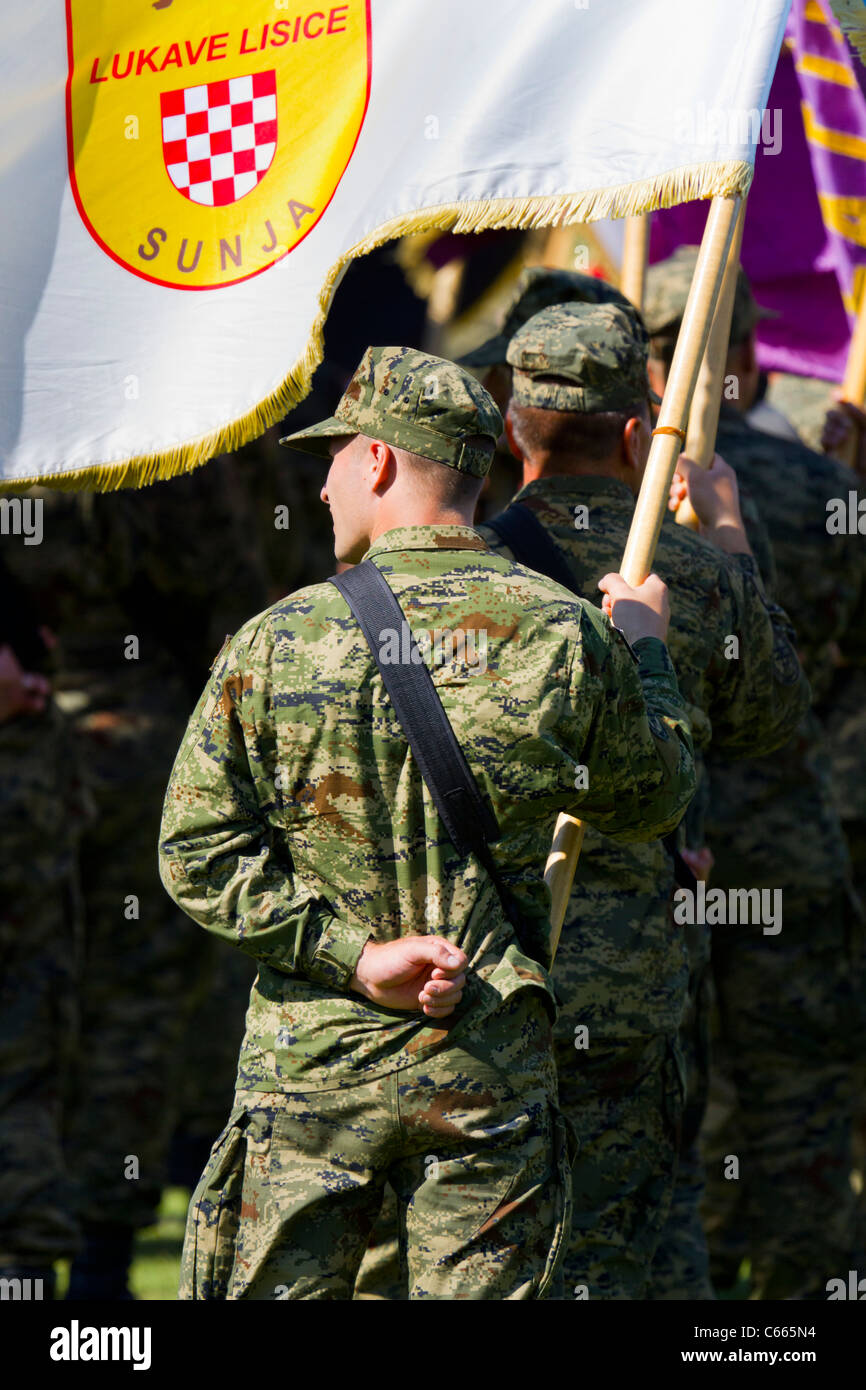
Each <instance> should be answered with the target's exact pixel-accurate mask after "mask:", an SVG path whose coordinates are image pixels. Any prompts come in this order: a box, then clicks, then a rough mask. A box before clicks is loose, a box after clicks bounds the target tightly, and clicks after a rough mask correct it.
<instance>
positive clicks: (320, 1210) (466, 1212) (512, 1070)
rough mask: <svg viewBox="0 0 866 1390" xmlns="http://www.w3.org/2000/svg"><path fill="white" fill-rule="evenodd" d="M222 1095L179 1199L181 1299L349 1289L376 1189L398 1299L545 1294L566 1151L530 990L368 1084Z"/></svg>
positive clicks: (564, 1223) (565, 1215)
mask: <svg viewBox="0 0 866 1390" xmlns="http://www.w3.org/2000/svg"><path fill="white" fill-rule="evenodd" d="M516 1038H519V1039H520V1040H521V1041H520V1049H519V1051H518V1050H517V1049H516V1048H515V1039H516ZM235 1102H236V1103H235V1108H234V1110H233V1112H232V1115H231V1116H230V1118H229V1122H228V1124H227V1126H226V1128H225V1129H224V1130H223V1133H222V1134H221V1136H220V1138H219V1139H218V1140H217V1142H216V1144H215V1145H214V1148H213V1150H212V1153H211V1157H210V1161H209V1163H208V1165H207V1168H206V1169H205V1172H204V1174H203V1176H202V1179H201V1181H200V1183H199V1185H198V1188H197V1189H196V1191H195V1193H194V1195H193V1199H192V1202H191V1204H190V1211H189V1217H188V1220H187V1229H186V1239H185V1242H184V1251H183V1260H182V1267H181V1283H180V1297H181V1298H182V1299H230V1300H234V1299H241V1298H248V1299H255V1300H266V1299H304V1298H307V1299H350V1298H351V1297H352V1291H353V1288H354V1284H355V1279H356V1277H357V1274H358V1270H359V1268H360V1265H361V1260H362V1257H363V1254H364V1250H365V1248H366V1246H367V1242H368V1240H369V1238H370V1233H371V1231H372V1229H373V1225H374V1223H375V1221H376V1218H377V1216H378V1214H379V1210H380V1208H381V1205H382V1196H383V1191H384V1188H385V1184H386V1182H387V1183H389V1184H390V1185H391V1187H392V1189H393V1191H394V1192H395V1194H396V1198H397V1215H398V1233H399V1244H400V1256H401V1261H402V1265H403V1268H404V1270H405V1280H406V1288H407V1292H408V1297H409V1298H410V1299H425V1298H426V1299H485V1298H487V1299H530V1298H543V1297H546V1296H548V1295H549V1294H550V1293H551V1291H552V1290H553V1289H554V1288H555V1281H556V1277H557V1273H558V1267H559V1263H560V1260H561V1256H562V1248H563V1242H564V1236H565V1232H566V1231H567V1229H568V1224H569V1220H570V1204H571V1172H570V1169H571V1161H572V1157H573V1150H572V1147H571V1144H570V1139H569V1134H568V1127H567V1126H566V1124H565V1123H564V1122H563V1120H562V1117H561V1115H560V1114H559V1112H558V1110H557V1106H556V1085H555V1076H554V1071H553V1058H552V1053H551V1047H550V1025H549V1022H548V1020H547V1014H546V1010H545V1007H544V1005H543V1003H542V1002H541V1000H540V998H539V997H538V996H537V995H535V994H530V993H529V992H528V991H521V992H520V994H519V995H518V996H517V997H513V998H512V999H510V1000H508V1001H507V1002H506V1003H505V1004H504V1005H503V1007H502V1009H501V1010H499V1011H498V1013H496V1014H495V1015H494V1016H493V1017H492V1018H488V1019H486V1020H485V1022H484V1027H483V1029H479V1031H478V1035H477V1036H476V1035H475V1034H474V1033H473V1032H472V1030H471V1029H470V1030H468V1031H467V1032H466V1033H464V1034H463V1036H462V1037H461V1039H460V1041H459V1042H457V1041H456V1040H455V1042H454V1043H453V1044H452V1045H451V1046H450V1047H447V1048H445V1049H444V1050H443V1051H441V1052H439V1053H437V1054H434V1055H433V1056H431V1057H428V1058H427V1059H426V1060H424V1061H421V1062H419V1063H418V1064H417V1065H415V1066H411V1067H407V1068H405V1069H403V1070H401V1071H398V1072H394V1073H392V1074H390V1075H388V1076H385V1077H382V1078H380V1079H378V1080H375V1081H371V1082H369V1083H366V1084H363V1085H358V1086H353V1087H348V1088H345V1089H340V1090H334V1091H316V1092H310V1093H297V1092H257V1091H241V1092H238V1093H237V1095H236V1098H235Z"/></svg>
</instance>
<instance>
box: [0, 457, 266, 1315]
mask: <svg viewBox="0 0 866 1390" xmlns="http://www.w3.org/2000/svg"><path fill="white" fill-rule="evenodd" d="M212 467H213V471H211V468H208V470H202V471H201V472H199V473H196V474H192V475H190V476H189V477H186V478H180V479H176V480H173V481H172V482H164V483H158V484H156V485H155V486H154V487H152V488H148V489H146V490H144V491H142V492H136V493H129V492H119V493H115V494H112V495H109V496H95V495H93V494H87V493H63V492H52V491H50V490H47V489H42V490H39V491H38V492H34V494H32V496H33V501H34V502H35V503H36V504H37V505H38V506H39V507H40V508H41V509H42V510H43V514H44V526H43V529H44V538H43V540H42V543H41V544H39V545H32V546H23V545H22V546H18V547H16V548H15V550H14V551H13V550H10V551H9V556H8V558H9V562H10V566H14V572H15V573H16V574H17V575H18V576H19V577H20V579H21V581H22V582H23V583H24V585H25V587H26V590H27V592H28V593H30V594H31V596H32V601H33V605H34V608H35V609H36V611H37V612H39V614H40V615H41V618H42V620H43V621H45V622H47V623H48V625H49V626H50V627H51V628H52V629H53V630H54V631H55V632H56V635H57V642H58V646H57V651H56V654H55V662H56V668H57V670H56V678H55V682H54V685H55V692H56V701H57V703H58V705H59V706H60V709H61V710H62V712H63V713H64V714H65V715H66V716H67V718H68V724H69V728H70V730H71V736H72V738H73V741H74V746H75V747H74V752H75V756H76V758H77V760H78V763H79V764H80V766H81V767H82V768H83V771H84V775H85V776H86V779H87V785H88V790H89V795H90V797H91V799H92V803H93V809H94V812H95V814H94V816H93V818H92V820H91V823H90V824H89V825H88V826H87V827H86V829H85V830H84V833H83V835H82V837H81V841H80V845H79V850H78V861H79V867H80V884H81V893H82V903H83V916H84V923H83V938H84V939H83V963H82V974H81V994H80V1032H79V1045H78V1047H77V1049H76V1051H75V1052H74V1054H73V1056H72V1058H71V1062H70V1067H69V1096H68V1114H67V1123H66V1133H65V1156H66V1164H67V1168H68V1172H69V1176H70V1180H71V1183H72V1198H73V1202H72V1212H73V1213H74V1215H75V1216H77V1218H78V1220H79V1221H80V1223H81V1226H82V1233H83V1245H82V1248H81V1250H80V1251H79V1253H78V1254H77V1255H76V1258H75V1259H74V1261H73V1264H72V1269H71V1273H70V1285H69V1293H68V1296H69V1297H71V1298H75V1299H77V1298H98V1299H112V1300H115V1299H117V1300H123V1299H128V1298H129V1296H130V1295H129V1291H128V1289H127V1272H128V1267H129V1264H130V1261H131V1257H132V1245H133V1240H134V1237H135V1233H136V1231H137V1230H138V1229H140V1228H141V1227H144V1226H147V1225H149V1224H150V1223H151V1222H152V1221H153V1220H154V1218H155V1212H156V1208H157V1205H158V1202H159V1197H160V1193H161V1190H162V1187H163V1185H164V1183H165V1180H166V1163H167V1154H168V1145H169V1139H170V1135H171V1130H172V1126H173V1123H174V1120H175V1105H174V1097H175V1092H176V1088H177V1078H178V1076H179V1074H181V1073H182V1072H183V1071H184V1070H185V1069H187V1067H188V1063H187V1061H186V1058H185V1056H184V1053H183V1045H182V1037H183V1025H184V1021H185V1018H186V1016H187V1013H188V1011H189V1010H190V1009H191V1008H192V1007H193V1006H194V1005H195V1003H196V996H197V994H202V993H204V992H205V991H206V990H207V988H208V985H209V973H210V972H211V971H212V970H213V968H214V959H213V957H214V954H215V952H216V950H217V949H218V944H217V943H216V942H214V943H213V947H214V950H213V952H210V953H208V952H204V953H203V952H202V951H201V946H200V943H199V941H198V939H197V935H196V933H195V932H194V930H193V928H192V927H191V925H190V923H189V922H188V921H187V919H186V918H185V917H184V916H183V914H181V913H179V912H177V911H175V910H174V909H173V907H172V905H171V904H170V903H169V902H168V900H167V899H166V897H165V894H164V893H163V891H162V888H161V885H160V883H159V877H158V869H157V864H156V857H155V854H154V842H155V839H156V836H157V833H158V827H159V817H160V812H161V807H162V795H163V792H164V789H165V779H166V777H167V776H168V773H169V770H170V765H171V755H172V751H173V750H174V748H176V746H177V743H178V740H179V739H180V737H181V736H182V733H183V729H184V724H185V720H186V716H187V713H188V710H189V704H190V701H191V700H192V699H193V698H194V697H195V692H196V691H197V689H198V686H199V684H200V682H201V680H202V678H203V676H204V675H205V674H206V672H207V667H208V662H209V659H210V656H211V655H212V652H213V644H214V643H215V641H216V640H221V638H222V637H223V635H224V634H225V632H226V631H227V629H229V628H230V627H232V626H233V625H234V624H235V623H236V622H237V621H239V619H240V616H241V614H242V613H243V612H244V611H249V606H250V605H254V604H256V603H259V602H261V591H260V590H259V588H258V585H257V575H256V572H255V564H254V562H253V561H252V560H251V559H250V558H249V557H248V556H247V555H246V553H245V549H244V539H243V536H242V534H241V533H240V520H241V518H240V517H239V516H238V514H237V512H238V501H237V497H236V495H235V493H234V489H233V487H232V478H231V476H230V475H229V474H228V470H227V469H226V468H225V467H224V466H223V465H222V464H219V463H218V464H215V465H213V466H212ZM205 653H206V654H205ZM58 969H60V966H59V965H58ZM232 1028H233V1029H234V1030H235V1037H236V1041H237V1042H238V1043H239V1041H240V1037H241V1036H242V1032H243V1000H241V1002H240V1007H239V1008H237V1009H236V1010H235V1013H234V1017H233V1018H231V1017H229V1016H227V1014H226V1010H225V1003H224V1017H223V1031H224V1032H230V1031H231V1030H232ZM230 1084H231V1083H230Z"/></svg>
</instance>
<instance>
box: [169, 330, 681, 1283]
mask: <svg viewBox="0 0 866 1390" xmlns="http://www.w3.org/2000/svg"><path fill="white" fill-rule="evenodd" d="M501 428H502V420H501V417H500V415H499V412H498V411H497V410H496V408H495V406H494V404H493V402H492V400H491V398H490V397H489V396H488V395H487V393H486V392H485V391H484V390H483V389H482V388H481V387H480V386H479V385H478V384H477V383H476V382H475V381H474V380H473V379H472V378H471V377H470V376H468V375H467V374H466V373H465V372H463V371H462V370H461V369H460V368H458V367H455V366H454V365H453V364H452V363H449V362H445V361H443V360H441V359H439V358H435V357H430V356H426V355H424V354H422V353H419V352H415V351H413V350H411V349H406V348H371V349H368V351H367V352H366V353H365V355H364V358H363V359H362V362H361V364H360V366H359V367H358V369H357V371H356V373H355V375H354V377H353V379H352V381H351V382H350V384H349V386H348V387H347V390H346V392H345V394H344V396H343V397H342V399H341V401H340V404H339V405H338V407H337V411H336V414H335V415H334V416H333V417H332V418H330V419H328V420H325V421H323V422H322V423H321V424H319V425H318V426H315V427H313V428H312V429H308V430H305V431H302V432H300V433H298V434H295V435H292V436H289V438H288V440H287V441H286V442H287V443H289V444H290V445H301V446H302V447H303V448H305V449H307V450H309V449H310V448H311V447H314V448H316V449H318V450H320V452H321V453H322V455H323V456H324V455H328V456H330V457H331V460H332V462H331V467H330V471H329V473H328V477H327V481H326V484H325V487H324V488H323V490H322V500H323V501H325V502H327V504H328V505H329V507H330V509H331V516H332V519H333V524H334V533H335V553H336V556H337V559H338V560H341V561H344V562H348V563H355V562H358V561H361V560H362V558H363V557H364V556H365V555H368V556H369V557H370V558H371V564H372V565H373V567H374V568H375V569H376V570H378V571H379V572H380V573H382V574H384V575H386V576H387V582H388V585H389V586H390V587H391V588H392V592H393V593H394V594H396V595H397V597H398V598H399V600H400V601H401V602H402V605H403V610H402V611H403V613H405V622H402V623H401V625H400V627H401V631H400V632H399V633H398V632H397V630H396V629H395V630H394V631H389V630H388V629H382V628H381V627H379V629H378V633H379V641H380V647H379V649H378V652H373V653H371V649H370V648H369V647H368V645H367V642H366V640H365V639H364V637H363V636H362V634H361V632H360V630H359V628H358V625H357V623H356V621H355V619H354V617H353V616H352V615H351V613H350V612H349V611H348V610H347V606H346V602H345V601H344V599H343V597H342V596H341V594H340V593H339V592H338V591H337V589H336V587H335V586H334V585H333V584H323V585H313V586H311V587H309V588H306V589H301V590H300V591H299V592H298V593H296V594H293V595H291V596H290V597H289V598H288V599H286V600H284V601H283V602H282V603H279V604H277V605H276V606H274V607H273V608H271V609H269V610H268V611H267V612H266V613H265V614H264V615H261V616H259V617H258V618H255V619H253V620H252V621H251V622H250V623H248V624H247V625H246V626H245V627H244V628H243V629H242V630H241V631H240V633H239V634H238V635H237V636H236V637H235V639H234V640H233V641H232V642H231V643H230V644H229V646H228V649H227V650H225V651H224V652H223V653H222V654H221V655H220V657H219V659H218V661H217V662H216V664H215V670H214V676H213V679H212V681H211V683H210V685H209V687H208V688H207V689H206V690H205V692H204V693H203V695H202V697H201V700H200V702H199V706H198V708H197V710H196V711H195V713H194V715H193V717H192V719H191V721H190V725H189V729H188V732H187V735H186V737H185V739H184V741H183V744H182V745H181V749H180V752H179V754H178V757H177V760H176V763H175V767H174V771H173V773H172V778H171V782H170V784H169V788H168V792H167V795H166V802H165V810H164V814H163V829H162V843H161V866H162V875H163V881H164V883H165V885H166V888H167V889H168V891H169V892H170V893H171V894H172V896H173V897H174V898H175V900H176V901H177V902H178V903H179V904H180V905H181V906H183V907H184V909H185V910H186V911H188V912H189V913H190V914H191V915H192V916H193V917H194V918H195V920H196V921H198V922H199V923H200V924H201V925H202V926H204V927H206V928H207V929H208V930H210V931H211V932H214V933H216V934H217V935H218V936H221V937H223V938H225V939H227V940H231V941H235V942H236V943H237V944H238V946H239V947H240V948H241V949H242V950H244V951H246V952H248V953H249V954H250V955H252V956H253V957H255V958H256V959H257V960H258V962H259V974H258V979H257V982H256V985H255V987H254V990H253V994H252V1000H251V1005H250V1011H249V1014H248V1017H247V1034H246V1037H245V1040H244V1044H243V1048H242V1051H241V1058H240V1064H239V1072H238V1091H237V1095H236V1100H235V1108H234V1110H233V1112H232V1114H231V1116H230V1119H229V1122H228V1124H227V1126H226V1128H225V1130H224V1131H223V1133H222V1135H221V1136H220V1138H219V1139H218V1141H217V1143H216V1145H215V1146H214V1150H213V1153H212V1155H211V1159H210V1162H209V1164H208V1167H207V1169H206V1170H205V1173H204V1174H203V1176H202V1180H201V1182H200V1184H199V1187H198V1189H197V1191H196V1193H195V1195H194V1197H193V1201H192V1204H191V1207H190V1216H189V1220H188V1224H187V1237H186V1242H185V1247H184V1262H183V1271H182V1281H181V1297H183V1298H208V1299H211V1298H217V1299H222V1298H229V1299H238V1298H253V1299H268V1298H275V1297H289V1298H304V1297H308V1298H316V1297H318V1298H349V1297H351V1294H352V1289H353V1285H354V1281H355V1277H356V1274H357V1271H358V1267H359V1265H360V1262H361V1258H362V1255H363V1251H364V1248H365V1245H366V1243H367V1239H368V1237H369V1234H370V1230H371V1228H372V1225H373V1222H374V1220H375V1217H376V1214H377V1212H378V1210H379V1206H380V1203H381V1198H382V1191H383V1188H384V1184H385V1181H386V1179H387V1180H388V1181H389V1182H390V1183H391V1185H392V1187H393V1188H394V1190H395V1191H396V1193H397V1199H398V1204H399V1210H400V1228H401V1244H402V1248H403V1251H404V1254H405V1257H406V1262H407V1277H408V1288H409V1297H410V1298H447V1297H453V1296H457V1297H464V1298H528V1297H541V1296H544V1295H545V1294H546V1293H547V1291H548V1290H549V1289H550V1288H551V1286H552V1284H553V1281H554V1279H555V1276H556V1268H557V1264H558V1259H559V1255H560V1253H561V1243H562V1240H563V1237H564V1233H565V1231H566V1229H567V1226H568V1220H569V1206H570V1158H569V1152H568V1149H569V1146H568V1141H567V1127H566V1126H565V1124H564V1122H563V1121H562V1120H561V1117H560V1115H559V1112H558V1109H557V1105H556V1081H555V1074H554V1069H553V1058H552V1052H551V1048H550V1027H549V1021H548V1012H549V1011H551V1010H552V988H551V985H550V980H549V976H548V974H547V969H546V966H547V964H549V959H550V957H549V948H548V941H547V938H548V925H547V923H548V913H549V899H548V894H547V891H546V889H545V887H544V883H543V879H542V876H541V867H542V865H543V863H544V860H545V857H546V854H547V851H548V848H549V836H550V829H551V824H552V821H553V818H554V817H555V814H556V812H557V811H558V810H560V809H566V808H568V809H570V810H573V811H578V812H580V813H581V814H583V815H586V816H588V817H589V818H590V819H591V820H593V821H594V822H596V823H597V824H598V825H600V826H602V827H603V828H604V829H605V830H606V831H608V832H611V833H613V834H617V835H620V836H622V837H623V838H631V839H639V838H646V837H647V836H653V835H656V834H658V833H660V832H661V831H663V830H665V829H668V828H670V827H671V826H673V825H674V824H675V823H676V821H677V819H678V818H679V816H680V815H681V814H682V810H683V808H684V806H685V804H686V803H687V801H688V799H689V797H690V795H691V793H692V791H693V772H692V762H691V751H690V743H691V740H690V735H689V732H688V728H687V724H686V722H685V718H684V712H683V709H682V706H681V703H680V699H679V694H678V692H677V690H676V683H675V680H674V678H673V674H672V668H671V666H670V662H669V660H668V657H667V652H666V648H665V647H664V645H663V642H661V641H659V640H658V639H659V638H660V637H662V636H663V634H664V630H665V621H664V604H663V598H662V594H663V586H661V585H660V584H659V582H658V581H657V580H655V579H654V578H651V579H650V580H648V581H647V583H646V585H645V586H642V587H641V589H639V590H630V589H629V588H628V586H626V585H625V584H624V582H623V581H622V579H621V578H620V577H619V576H617V575H608V576H606V578H605V580H604V583H603V588H604V591H605V596H606V597H605V602H606V603H607V604H608V605H609V606H613V605H616V607H615V610H614V611H615V613H616V616H617V618H618V619H619V620H620V621H622V622H623V625H624V629H625V631H626V633H627V635H628V636H629V637H630V639H631V641H632V646H633V651H631V652H630V651H629V649H628V647H627V645H626V643H624V642H623V640H622V637H621V635H620V634H619V633H618V632H617V631H616V630H615V629H614V628H612V627H611V626H610V625H609V623H608V622H607V621H606V619H605V618H604V617H603V616H602V615H601V614H600V613H598V612H597V610H595V609H593V608H592V607H590V606H588V605H581V604H579V603H578V602H576V601H575V600H573V599H572V597H571V595H567V594H566V593H565V592H564V591H562V590H561V589H560V588H559V587H558V586H557V585H555V584H553V583H551V582H550V581H549V580H546V579H543V578H540V577H539V576H537V575H533V574H531V573H530V572H528V571H526V570H524V569H522V568H521V567H520V566H517V565H514V564H512V563H511V562H510V561H507V560H505V559H503V558H501V557H497V556H493V555H491V554H490V552H489V551H488V549H487V547H486V545H485V543H484V541H483V540H482V539H481V537H480V536H479V535H478V533H477V532H476V531H475V530H473V528H472V526H471V524H470V523H471V520H472V516H473V514H474V508H475V505H476V502H477V498H478V494H479V491H480V489H481V485H482V481H483V478H484V475H485V474H486V472H487V469H488V468H489V465H490V460H491V457H492V454H493V448H494V444H495V441H496V439H497V437H498V436H499V434H500V432H501ZM354 574H355V575H357V574H358V570H355V571H354ZM398 611H399V610H398ZM410 625H411V631H412V633H413V634H414V637H415V638H416V639H417V645H416V646H415V647H412V648H410V647H409V646H408V636H409V631H410ZM434 629H435V630H438V632H439V633H440V634H441V633H442V632H443V631H444V632H446V633H447V634H448V638H449V642H450V644H451V645H450V647H448V644H446V647H447V649H446V650H445V652H444V654H442V652H441V651H440V649H439V647H438V646H437V644H436V643H437V640H438V639H436V638H435V632H434V631H433V630H434ZM392 639H393V642H395V643H397V647H398V648H399V650H398V651H394V650H393V647H392ZM422 639H423V640H422ZM453 639H456V642H454V640H453ZM442 640H443V641H444V640H445V639H442ZM401 644H405V648H404V646H403V645H401ZM386 651H387V652H388V653H389V655H387V656H386ZM415 653H417V657H416V655H415ZM424 653H426V657H425V656H424ZM479 653H483V659H481V658H480V656H479ZM473 654H474V657H475V658H478V659H473ZM389 661H393V662H394V663H395V664H398V665H399V664H401V663H403V665H404V667H405V669H406V670H411V669H412V667H413V666H414V665H416V664H417V663H418V662H421V663H423V664H425V669H427V665H426V662H429V664H430V667H431V668H432V679H433V681H434V682H435V688H436V691H437V692H438V695H439V697H440V698H441V702H442V705H443V706H444V708H445V711H446V713H447V717H448V719H449V720H450V721H451V723H452V725H453V729H454V731H455V733H456V736H457V739H458V741H459V743H460V745H462V747H463V749H464V750H465V753H466V759H467V762H468V763H469V765H470V767H471V769H472V770H473V771H474V774H475V776H476V777H477V778H478V779H479V781H480V783H481V786H482V789H483V798H484V799H483V801H481V802H479V803H478V805H479V806H486V807H487V811H486V812H484V814H485V815H487V816H488V817H489V812H490V808H492V810H493V812H495V816H496V819H497V820H498V823H499V827H500V829H501V839H500V840H499V841H498V842H497V843H496V845H495V847H494V848H493V849H490V850H488V849H486V847H485V846H483V845H482V844H481V843H480V842H479V841H478V840H477V839H476V841H475V843H476V845H477V846H478V848H477V853H475V854H472V855H470V856H467V855H466V853H465V852H458V850H456V849H455V848H454V847H453V845H452V841H451V839H450V837H449V834H448V833H446V831H445V829H444V826H443V823H442V822H441V821H440V819H439V817H438V815H437V811H436V810H435V809H434V803H433V802H432V800H431V793H430V790H429V780H432V779H433V772H432V771H430V770H428V773H427V774H425V777H426V778H427V779H428V781H427V783H426V784H425V782H422V777H421V775H420V773H419V771H418V765H417V762H416V759H415V755H414V753H411V752H409V751H408V750H407V746H406V744H407V735H406V733H405V732H404V729H403V728H402V727H401V725H400V723H399V722H398V720H397V718H396V715H395V712H394V709H393V707H392V706H391V705H390V704H389V701H388V699H387V698H386V697H385V695H384V692H383V678H380V675H379V674H378V672H377V667H378V669H379V671H386V669H387V663H388V662H389ZM413 737H417V728H416V730H415V734H414V735H413ZM578 765H583V766H584V768H585V770H586V771H587V772H588V786H587V787H586V788H585V789H583V790H579V791H575V789H574V781H575V771H576V768H577V767H578ZM436 804H437V805H440V804H443V803H442V802H441V801H439V802H437V803H436ZM479 856H482V857H481V858H479ZM484 863H486V865H487V867H486V868H485V867H482V864H484Z"/></svg>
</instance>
